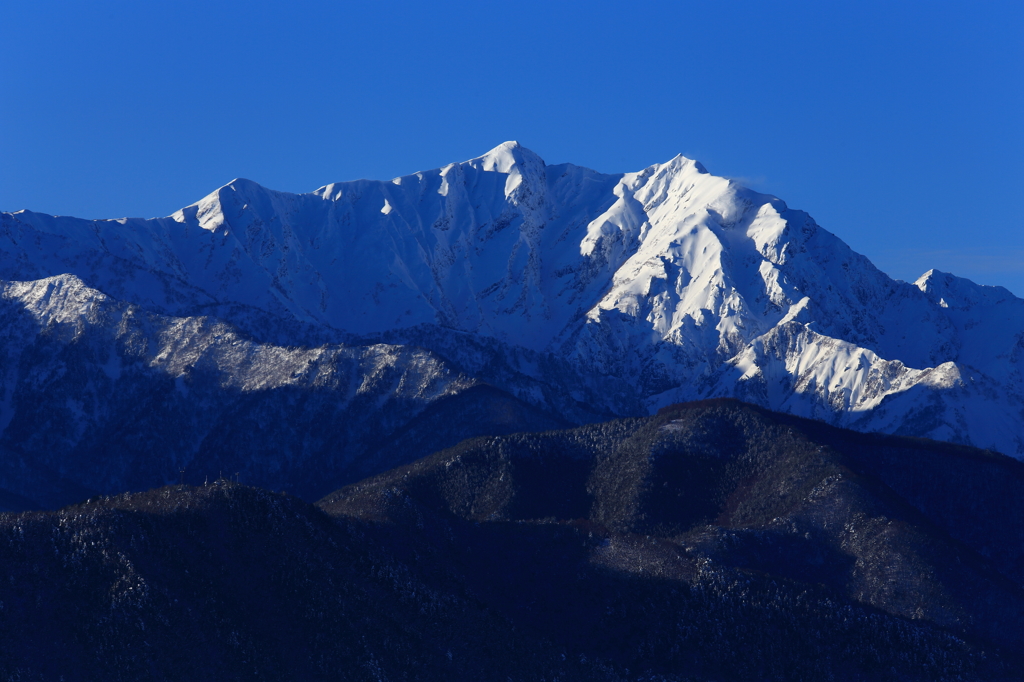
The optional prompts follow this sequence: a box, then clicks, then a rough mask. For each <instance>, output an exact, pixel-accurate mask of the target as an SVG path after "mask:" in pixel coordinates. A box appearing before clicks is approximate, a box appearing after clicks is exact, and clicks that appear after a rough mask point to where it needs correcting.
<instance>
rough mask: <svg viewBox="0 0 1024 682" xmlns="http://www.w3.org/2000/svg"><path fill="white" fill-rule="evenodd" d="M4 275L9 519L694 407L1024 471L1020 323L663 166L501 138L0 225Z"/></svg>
mask: <svg viewBox="0 0 1024 682" xmlns="http://www.w3.org/2000/svg"><path fill="white" fill-rule="evenodd" d="M851 210H857V211H859V212H860V213H861V214H862V215H863V219H864V220H872V215H871V212H870V205H869V204H868V203H864V202H859V203H856V204H855V203H853V202H851ZM0 279H2V280H3V282H2V283H0V291H2V297H0V323H2V327H0V329H2V331H0V428H2V434H0V454H2V456H0V506H6V507H7V508H11V509H21V508H33V507H37V508H38V507H54V506H59V505H60V504H64V503H67V502H72V501H75V500H77V499H82V498H83V497H84V496H87V495H89V494H92V493H95V492H102V493H114V492H120V491H123V490H142V489H146V488H150V487H153V486H156V485H162V484H166V483H170V482H173V481H178V480H185V481H186V482H190V483H200V482H202V481H203V480H212V479H214V478H217V477H218V476H220V475H222V474H223V475H225V476H228V475H230V476H233V477H236V478H237V479H239V480H242V481H243V482H247V483H251V484H255V485H261V486H265V487H271V488H273V489H281V488H284V489H287V490H290V491H293V492H295V493H297V494H299V495H301V496H303V497H306V498H307V499H315V498H316V497H318V496H320V495H322V494H325V493H327V492H328V491H330V490H332V489H334V488H336V487H338V486H340V485H342V484H344V483H349V482H353V481H355V480H358V479H359V478H361V477H363V476H365V475H368V474H372V473H377V472H380V471H384V470H386V469H388V468H390V467H393V466H395V465H398V464H401V463H405V462H409V461H412V460H413V459H415V458H417V457H419V456H422V455H425V454H428V453H429V452H432V451H434V450H436V449H439V448H442V447H448V446H452V445H454V444H456V443H457V442H459V441H460V440H462V439H463V438H465V437H469V436H475V435H485V434H490V435H496V434H502V433H511V432H514V431H524V430H543V429H551V428H555V427H560V426H566V425H569V424H582V423H589V422H597V421H602V420H606V419H610V418H614V417H621V416H639V415H646V414H651V413H652V412H654V411H656V410H657V409H658V408H660V407H663V406H665V405H668V404H671V403H677V402H681V401H686V400H695V399H705V398H713V397H736V398H740V399H742V400H745V401H747V402H751V403H755V404H758V405H761V406H764V407H768V408H771V409H773V410H779V411H783V412H788V413H791V414H794V415H801V416H806V417H811V418H814V419H818V420H821V421H824V422H827V423H830V424H833V425H837V426H844V427H850V428H853V429H857V430H860V431H881V432H886V433H892V434H901V435H910V436H922V437H928V438H934V439H939V440H945V441H950V442H954V443H961V444H970V445H974V446H978V447H982V448H990V449H994V450H998V451H1000V452H1003V453H1006V454H1008V455H1011V456H1014V457H1022V456H1024V419H1021V416H1022V415H1024V378H1022V375H1021V372H1020V368H1019V365H1020V362H1019V360H1020V359H1021V357H1022V354H1024V301H1022V300H1021V299H1017V298H1015V297H1013V296H1012V295H1011V294H1010V293H1009V292H1008V291H1006V290H1005V289H1002V288H998V287H984V286H979V285H976V284H974V283H972V282H970V281H967V280H964V279H960V278H957V277H954V276H952V275H948V274H945V273H940V272H936V271H931V272H928V273H926V274H925V275H923V276H922V277H921V278H920V279H919V280H918V281H917V282H915V283H913V284H910V283H906V282H901V281H894V280H892V279H890V278H889V277H887V276H886V275H885V274H884V273H882V272H880V271H879V270H878V269H876V268H875V267H874V266H873V265H872V264H871V263H870V262H869V261H868V260H867V259H866V258H864V257H863V256H860V255H858V254H856V253H854V252H853V251H851V250H850V249H849V247H847V246H846V245H845V244H844V243H843V242H842V241H841V240H839V239H838V238H837V237H835V236H834V235H832V234H831V233H829V232H827V231H826V230H824V229H822V228H821V227H819V226H817V225H816V224H815V223H814V221H813V220H812V219H811V218H810V216H808V215H807V214H806V213H803V212H800V211H796V210H792V209H789V208H788V207H787V206H786V205H785V203H783V202H782V201H781V200H779V199H777V198H775V197H771V196H766V195H763V194H758V193H756V192H753V191H750V190H748V189H746V188H743V187H741V186H739V185H737V184H736V183H735V182H732V181H729V180H726V179H723V178H718V177H715V176H713V175H710V174H709V173H708V172H707V171H706V170H705V169H704V168H703V167H702V166H701V165H700V164H699V163H697V162H695V161H691V160H689V159H685V158H683V157H676V158H674V159H672V160H670V161H668V162H667V163H664V164H656V165H653V166H650V167H649V168H646V169H644V170H642V171H640V172H637V173H626V174H620V175H605V174H601V173H596V172H594V171H591V170H588V169H585V168H581V167H578V166H573V165H571V164H562V165H555V166H548V165H546V164H545V163H544V161H542V160H541V159H540V158H539V157H538V156H537V155H536V154H534V153H532V152H530V151H529V150H527V149H525V148H524V147H522V146H520V145H518V144H517V143H514V142H509V143H505V144H502V145H500V146H498V147H496V148H495V149H493V150H491V151H490V152H488V153H487V154H485V155H483V156H481V157H479V158H476V159H472V160H469V161H466V162H464V163H458V164H450V165H448V166H445V167H444V168H441V169H435V170H431V171H425V172H420V173H415V174H412V175H408V176H403V177H400V178H395V179H394V180H390V181H381V182H378V181H365V180H361V181H355V182H346V183H337V184H332V185H327V186H325V187H323V188H321V189H319V190H317V191H316V192H313V193H311V194H304V195H294V194H287V193H282V192H274V191H271V190H268V189H265V188H263V187H261V186H259V185H257V184H255V183H253V182H250V181H246V180H236V181H234V182H231V183H229V184H227V185H225V186H224V187H222V188H220V189H219V190H217V191H215V192H213V193H212V194H210V195H209V196H207V197H206V198H204V199H202V200H201V201H199V202H198V203H195V204H192V205H191V206H188V207H186V208H183V209H182V210H180V211H178V212H176V213H175V214H174V215H172V216H169V217H167V218H160V219H152V220H141V219H123V220H109V221H92V220H81V219H76V218H66V217H54V216H47V215H42V214H38V213H32V212H29V211H19V212H17V213H3V214H2V215H0ZM182 470H184V471H182Z"/></svg>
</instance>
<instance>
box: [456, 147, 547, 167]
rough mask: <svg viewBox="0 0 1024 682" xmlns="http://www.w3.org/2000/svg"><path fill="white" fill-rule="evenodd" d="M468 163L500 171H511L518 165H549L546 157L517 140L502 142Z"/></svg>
mask: <svg viewBox="0 0 1024 682" xmlns="http://www.w3.org/2000/svg"><path fill="white" fill-rule="evenodd" d="M468 163H469V164H470V165H472V166H476V165H477V164H479V165H480V167H481V168H482V169H483V170H485V171H496V172H498V173H511V172H512V169H513V168H517V167H518V168H523V167H528V166H535V167H536V166H539V167H541V168H543V167H544V166H545V165H547V164H545V163H544V159H542V158H540V156H538V155H537V154H536V153H535V152H533V151H531V150H529V149H527V148H526V147H524V146H523V145H521V144H519V143H518V142H516V141H515V140H509V141H508V142H502V143H501V144H499V145H498V146H497V147H495V148H494V149H492V150H490V151H489V152H487V153H486V154H484V155H483V156H478V157H476V158H475V159H470V160H469V161H468Z"/></svg>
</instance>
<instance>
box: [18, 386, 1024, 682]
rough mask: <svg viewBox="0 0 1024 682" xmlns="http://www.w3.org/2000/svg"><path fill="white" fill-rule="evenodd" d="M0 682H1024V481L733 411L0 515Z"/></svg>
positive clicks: (909, 445) (973, 455)
mask: <svg viewBox="0 0 1024 682" xmlns="http://www.w3.org/2000/svg"><path fill="white" fill-rule="evenodd" d="M0 556H2V557H3V561H2V562H0V603H2V610H0V642H3V646H2V647H0V679H12V680H13V679H19V680H57V679H61V678H63V679H64V680H68V681H71V680H105V681H106V680H133V681H137V680H161V679H190V680H222V679H239V678H245V679H255V680H260V679H263V680H283V679H302V680H319V679H323V680H337V679H345V680H368V681H369V680H384V679H386V680H414V679H415V680H495V681H500V682H505V681H506V680H508V679H513V680H556V679H557V680H609V681H611V680H616V681H619V680H621V681H625V680H652V679H654V680H665V681H673V682H677V681H678V682H683V681H688V682H710V681H712V680H717V681H731V680H736V681H739V680H742V681H744V682H746V681H748V680H786V681H792V680H808V681H812V680H813V681H818V680H827V679H833V680H891V681H893V682H895V681H897V680H898V681H907V680H921V681H928V682H934V681H938V680H950V681H952V680H958V681H968V680H976V681H982V680H984V681H991V680H1006V681H1009V680H1019V679H1022V676H1024V660H1022V658H1021V654H1020V652H1021V651H1022V650H1024V629H1022V624H1021V619H1020V614H1021V613H1024V591H1022V584H1024V465H1022V464H1021V463H1020V462H1017V461H1015V460H1012V459H1010V458H1008V457H1005V456H1002V455H997V454H993V453H991V452H985V451H980V450H975V449H972V448H968V447H963V446H956V445H948V444H941V443H935V442H931V441H924V440H913V439H906V438H898V437H892V436H877V435H865V434H859V433H856V432H852V431H844V430H841V429H836V428H832V427H829V426H826V425H823V424H821V423H818V422H812V421H808V420H803V419H799V418H795V417H791V416H786V415H781V414H777V413H771V412H768V411H766V410H763V409H761V408H755V407H753V406H750V405H745V404H741V403H738V402H735V401H711V402H707V403H699V404H691V405H686V406H680V407H673V408H670V409H666V410H664V411H663V412H662V413H661V414H659V415H657V416H654V417H648V418H634V419H624V420H617V421H611V422H607V423H602V424H593V425H589V426H583V427H578V428H574V429H569V430H560V431H549V432H546V433H542V434H514V435H507V436H501V437H484V438H477V439H474V440H470V441H467V442H464V443H462V444H460V445H459V446H457V447H455V448H451V449H448V450H444V451H442V452H439V453H437V454H434V455H432V456H430V457H427V458H425V459H422V460H419V461H417V462H415V463H412V464H410V465H407V466H402V467H399V468H396V469H393V470H391V471H388V472H386V473H383V474H380V475H378V476H375V477H372V478H369V479H366V480H364V481H362V482H360V483H358V484H355V485H352V486H349V487H346V488H344V489H342V490H339V491H337V492H335V493H332V494H331V495H329V496H327V497H326V498H324V499H323V500H321V501H320V502H319V503H318V504H317V505H316V506H313V505H310V504H307V503H305V502H302V501H300V500H298V499H296V498H294V497H291V496H287V495H283V494H280V493H271V492H267V491H263V490H259V489H254V488H249V487H246V486H243V485H238V484H236V483H233V482H228V481H217V482H216V483H214V484H210V485H207V486H199V487H192V486H179V485H174V486H170V487H166V488H162V489H157V490H153V491H150V492H146V493H138V494H124V495H120V496H115V497H102V498H95V499H92V500H90V501H88V502H86V503H84V504H81V505H76V506H72V507H68V508H66V509H63V510H61V511H59V512H32V513H25V514H20V515H13V514H7V515H0Z"/></svg>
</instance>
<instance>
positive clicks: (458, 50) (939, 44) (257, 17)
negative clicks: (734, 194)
mask: <svg viewBox="0 0 1024 682" xmlns="http://www.w3.org/2000/svg"><path fill="white" fill-rule="evenodd" d="M840 4H841V5H842V6H841V7H839V8H836V5H840ZM0 26H2V27H3V34H2V38H0V92H2V97H3V101H2V104H0V210H18V209H21V208H28V209H32V210H36V211H43V212H48V213H55V214H67V215H76V216H80V217H85V218H100V217H104V218H106V217H121V216H125V215H130V216H145V217H150V216H157V215H167V214H169V213H171V212H173V211H175V210H177V209H178V208H180V207H181V206H184V205H187V204H189V203H192V202H193V201H195V200H197V199H199V198H201V197H202V196H204V195H205V194H207V193H209V192H210V191H212V190H213V189H215V188H217V187H219V186H220V185H222V184H224V183H226V182H228V181H229V180H231V179H233V178H235V177H246V178H249V179H251V180H255V181H257V182H259V183H261V184H263V185H265V186H267V187H271V188H273V189H280V190H286V191H291V192H306V191H311V190H313V189H316V188H317V187H319V186H321V185H324V184H327V183H329V182H334V181H340V180H350V179H355V178H360V177H369V178H381V179H384V178H390V177H393V176H396V175H399V174H404V173H409V172H413V171H416V170H422V169H427V168H434V167H437V166H440V165H443V164H445V163H448V162H450V161H459V160H465V159H467V158H470V157H473V156H477V155H479V154H481V153H483V152H484V151H486V150H488V149H490V148H491V147H493V146H495V145H496V144H498V143H500V142H502V141H504V140H509V139H516V140H519V141H520V142H521V143H523V144H524V145H526V146H527V147H529V148H531V149H533V150H534V151H536V152H537V153H538V154H540V155H541V156H542V157H544V158H545V159H546V160H547V161H548V163H560V162H565V161H571V162H573V163H577V164H580V165H584V166H589V167H591V168H595V169H597V170H600V171H605V172H622V171H631V170H639V169H641V168H643V167H645V166H647V165H650V164H652V163H656V162H661V161H666V160H668V159H669V158H671V157H672V156H674V155H675V154H677V153H683V154H685V155H687V156H690V157H692V158H696V159H699V160H700V161H701V162H703V163H704V165H705V166H707V167H708V169H709V170H711V172H713V173H715V174H718V175H726V176H731V177H736V178H742V179H744V180H745V181H746V183H747V184H748V185H750V186H751V187H753V188H755V189H758V190H761V191H764V192H769V193H772V194H775V195H778V196H779V197H781V198H782V199H784V200H785V201H786V202H787V203H788V204H789V205H790V206H792V207H795V208H801V209H804V210H806V211H808V212H810V213H811V215H813V216H814V217H815V219H816V220H817V221H818V223H819V224H821V225H822V226H824V227H825V228H827V229H829V230H831V231H832V232H835V233H836V234H838V235H839V236H840V237H842V238H843V239H844V240H846V241H847V242H848V243H849V244H850V245H851V246H852V247H853V248H854V249H856V250H858V251H860V252H861V253H864V254H865V255H867V256H868V257H869V258H871V259H872V260H873V261H875V263H876V264H877V265H878V266H879V267H881V268H882V269H883V270H885V271H886V272H888V273H889V274H890V275H892V276H894V277H898V278H901V279H908V280H913V279H915V278H916V277H917V276H918V275H920V274H921V273H922V272H923V271H925V270H926V269H928V268H929V267H937V268H939V269H943V270H947V271H952V272H954V273H956V274H959V275H963V276H966V277H970V278H971V279H974V280H975V281H977V282H979V283H982V284H999V285H1003V286H1006V287H1008V288H1010V289H1011V290H1012V291H1014V292H1015V293H1016V294H1018V295H1022V296H1024V217H1022V212H1021V210H1020V205H1021V203H1022V200H1024V166H1022V161H1024V3H1022V2H1017V1H1015V0H1014V1H1010V0H1006V1H1004V2H987V3H986V2H971V3H968V2H963V3H954V2H942V1H939V2H934V3H924V2H904V3H892V2H858V3H822V2H806V3H804V2H800V3H797V2H763V1H758V2H752V1H751V2H744V1H740V0H731V1H723V2H700V3H696V2H684V1H681V0H676V1H674V2H659V1H649V2H645V3H622V2H596V1H590V2H555V1H552V0H548V2H532V1H519V2H515V3H511V2H488V1H485V0H476V1H474V2H452V1H450V2H445V3H434V2H386V1H379V2H359V3H354V2H301V1H295V0H292V1H291V2H287V3H285V2H276V3H270V2H258V1H256V2H254V1H249V2H215V1H212V0H206V1H204V2H193V1H191V0H176V1H175V2H137V1H135V2H107V1H104V0H95V1H93V2H88V3H86V2H50V1H48V0H33V2H15V1H14V0H0Z"/></svg>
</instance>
